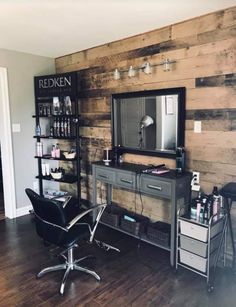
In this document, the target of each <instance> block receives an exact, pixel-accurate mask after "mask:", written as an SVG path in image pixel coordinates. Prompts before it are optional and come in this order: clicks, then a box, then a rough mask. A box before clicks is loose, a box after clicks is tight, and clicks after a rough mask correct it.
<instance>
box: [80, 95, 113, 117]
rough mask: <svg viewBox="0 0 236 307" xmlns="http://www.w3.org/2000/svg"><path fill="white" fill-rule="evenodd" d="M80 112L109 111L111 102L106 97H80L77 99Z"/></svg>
mask: <svg viewBox="0 0 236 307" xmlns="http://www.w3.org/2000/svg"><path fill="white" fill-rule="evenodd" d="M79 108H80V113H81V114H82V116H83V113H93V114H94V113H110V111H111V103H110V99H109V98H107V97H95V98H81V99H80V100H79Z"/></svg>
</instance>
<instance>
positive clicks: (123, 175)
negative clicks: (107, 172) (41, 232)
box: [116, 171, 136, 189]
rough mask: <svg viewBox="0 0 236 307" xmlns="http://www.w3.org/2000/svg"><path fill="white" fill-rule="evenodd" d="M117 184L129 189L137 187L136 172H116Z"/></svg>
mask: <svg viewBox="0 0 236 307" xmlns="http://www.w3.org/2000/svg"><path fill="white" fill-rule="evenodd" d="M116 184H117V185H118V186H120V187H123V188H127V189H135V188H136V174H134V173H131V172H123V171H119V172H117V174H116Z"/></svg>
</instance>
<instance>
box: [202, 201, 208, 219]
mask: <svg viewBox="0 0 236 307" xmlns="http://www.w3.org/2000/svg"><path fill="white" fill-rule="evenodd" d="M202 207H203V222H204V223H207V221H208V211H207V198H206V197H203V199H202Z"/></svg>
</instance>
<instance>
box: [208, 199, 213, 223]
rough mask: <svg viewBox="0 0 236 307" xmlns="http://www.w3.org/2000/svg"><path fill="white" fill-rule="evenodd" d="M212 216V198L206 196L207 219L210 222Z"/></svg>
mask: <svg viewBox="0 0 236 307" xmlns="http://www.w3.org/2000/svg"><path fill="white" fill-rule="evenodd" d="M212 214H213V197H212V195H211V194H210V195H208V197H207V219H208V221H209V220H210V218H211V216H212Z"/></svg>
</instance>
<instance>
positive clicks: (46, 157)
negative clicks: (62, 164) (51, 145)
mask: <svg viewBox="0 0 236 307" xmlns="http://www.w3.org/2000/svg"><path fill="white" fill-rule="evenodd" d="M34 157H35V158H36V159H44V160H56V161H76V160H77V157H75V158H73V159H66V158H64V157H61V158H52V157H51V156H50V155H43V156H42V157H38V156H34Z"/></svg>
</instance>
